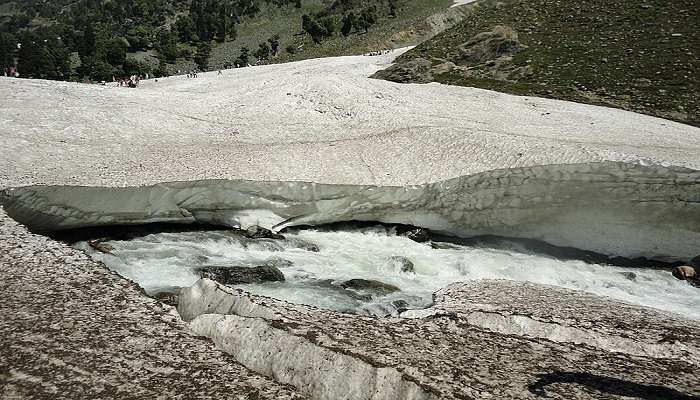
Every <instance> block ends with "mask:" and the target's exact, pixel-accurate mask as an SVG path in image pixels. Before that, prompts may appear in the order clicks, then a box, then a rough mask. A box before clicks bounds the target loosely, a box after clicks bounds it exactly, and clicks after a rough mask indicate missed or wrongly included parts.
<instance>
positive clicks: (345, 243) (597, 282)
mask: <svg viewBox="0 0 700 400" xmlns="http://www.w3.org/2000/svg"><path fill="white" fill-rule="evenodd" d="M285 236H286V237H287V240H270V239H257V240H250V239H245V238H242V237H240V236H238V235H235V234H232V233H230V232H225V231H211V232H209V231H207V232H185V233H159V234H152V235H148V236H145V237H142V238H137V239H132V240H129V241H116V240H115V241H110V242H107V244H109V245H110V246H112V247H113V251H112V253H113V255H109V254H103V253H100V252H97V251H95V250H93V249H92V248H90V247H89V246H88V245H87V244H86V243H85V242H81V243H78V244H77V245H76V246H77V247H79V248H82V249H85V250H86V251H88V252H89V253H90V254H91V255H92V256H93V257H94V258H96V259H99V260H100V261H103V262H104V263H105V264H106V265H107V266H108V267H109V268H111V269H113V270H115V271H117V272H118V273H119V274H121V275H123V276H125V277H127V278H129V279H132V280H134V281H135V282H137V283H138V284H139V285H141V286H142V287H143V288H144V289H146V291H148V292H157V291H160V290H163V289H164V288H171V287H181V286H190V285H192V284H193V283H195V282H196V281H197V280H198V278H199V277H198V275H197V273H196V272H195V271H194V268H195V267H197V266H204V265H239V266H254V265H262V264H273V265H276V266H278V267H279V268H280V270H281V271H282V272H283V273H284V275H285V278H286V282H274V283H272V282H270V283H264V284H249V285H239V287H241V288H244V289H245V290H247V291H250V292H253V293H257V294H261V295H266V296H270V297H275V298H278V299H282V300H287V301H290V302H295V303H302V304H309V305H315V306H318V307H323V308H329V309H335V310H343V311H352V312H356V313H361V314H377V315H386V314H388V313H396V308H397V304H398V303H397V301H398V300H403V301H404V302H405V303H403V304H400V307H406V304H407V308H422V307H426V306H429V305H430V304H431V301H432V293H433V292H435V291H436V290H438V289H440V288H441V287H444V286H446V285H448V284H450V283H452V282H457V281H465V280H471V279H510V280H519V281H530V282H536V283H543V284H550V285H557V286H561V287H566V288H572V289H580V290H585V291H587V292H591V293H595V294H598V295H603V296H609V297H612V298H615V299H619V300H623V301H627V302H630V303H634V304H639V305H644V306H649V307H655V308H659V309H663V310H669V311H674V312H678V313H681V314H684V315H686V316H689V317H691V318H694V319H700V311H698V310H700V290H698V289H696V288H693V287H691V286H690V285H689V284H688V283H686V282H682V281H678V280H676V279H675V278H673V277H672V276H671V274H670V273H669V272H668V271H663V270H653V269H633V268H621V267H612V266H607V265H598V264H587V263H585V262H583V261H577V260H559V259H555V258H551V257H547V256H543V255H537V254H528V253H527V252H525V251H522V250H519V249H516V248H513V249H511V250H502V249H493V248H483V247H471V246H457V245H449V246H447V248H439V249H436V248H433V247H431V246H430V245H429V244H426V243H416V242H413V241H411V240H409V239H407V238H405V237H403V236H398V235H396V234H395V233H394V231H393V230H392V229H390V228H385V227H382V226H379V227H372V228H363V229H360V228H357V229H351V230H343V231H323V230H299V231H292V232H288V233H285ZM310 244H313V245H315V246H316V247H317V248H318V249H317V250H319V251H310V249H311V250H314V249H313V247H314V246H310ZM396 256H402V257H406V258H408V259H409V260H410V261H411V262H412V263H413V264H414V272H413V273H411V272H401V271H400V266H399V265H397V263H396V262H392V257H396ZM353 278H364V279H372V280H378V281H381V282H384V283H388V284H392V285H395V286H397V287H399V288H400V289H401V291H400V292H395V293H392V294H389V295H386V296H373V297H372V298H371V299H366V298H364V299H363V298H358V296H353V295H352V293H351V292H348V291H346V290H343V289H342V288H340V287H339V286H338V284H339V283H340V282H343V281H346V280H348V279H353Z"/></svg>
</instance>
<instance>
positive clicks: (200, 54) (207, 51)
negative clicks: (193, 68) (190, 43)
mask: <svg viewBox="0 0 700 400" xmlns="http://www.w3.org/2000/svg"><path fill="white" fill-rule="evenodd" d="M210 56H211V45H210V44H209V43H208V42H202V43H200V44H199V46H197V53H195V55H194V63H195V64H197V67H198V68H199V69H200V70H202V71H206V70H207V69H208V68H209V57H210Z"/></svg>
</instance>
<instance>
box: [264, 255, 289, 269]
mask: <svg viewBox="0 0 700 400" xmlns="http://www.w3.org/2000/svg"><path fill="white" fill-rule="evenodd" d="M265 265H269V266H272V267H277V268H284V267H291V266H292V265H294V263H293V262H292V261H289V260H285V259H284V258H279V257H272V258H270V259H268V260H267V261H265Z"/></svg>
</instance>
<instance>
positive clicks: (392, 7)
mask: <svg viewBox="0 0 700 400" xmlns="http://www.w3.org/2000/svg"><path fill="white" fill-rule="evenodd" d="M389 16H390V17H391V18H396V0H389Z"/></svg>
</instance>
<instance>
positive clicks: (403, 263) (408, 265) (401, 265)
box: [389, 256, 415, 273]
mask: <svg viewBox="0 0 700 400" xmlns="http://www.w3.org/2000/svg"><path fill="white" fill-rule="evenodd" d="M389 264H390V265H391V266H392V267H393V268H395V269H397V270H399V271H401V272H406V273H412V272H415V267H414V265H413V262H412V261H411V260H409V259H408V258H406V257H402V256H391V257H389Z"/></svg>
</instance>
